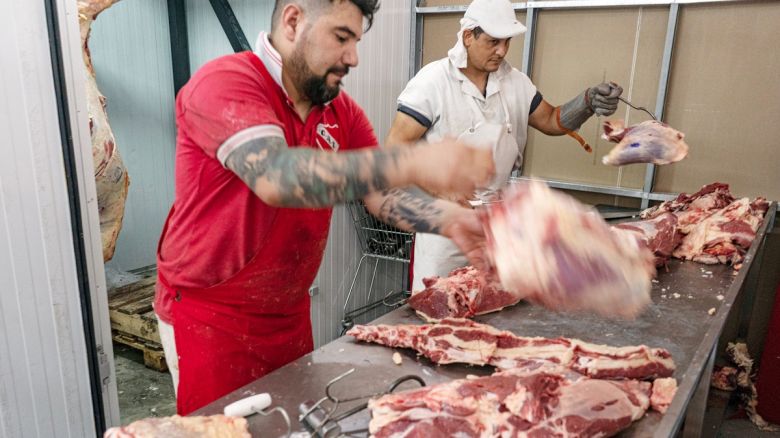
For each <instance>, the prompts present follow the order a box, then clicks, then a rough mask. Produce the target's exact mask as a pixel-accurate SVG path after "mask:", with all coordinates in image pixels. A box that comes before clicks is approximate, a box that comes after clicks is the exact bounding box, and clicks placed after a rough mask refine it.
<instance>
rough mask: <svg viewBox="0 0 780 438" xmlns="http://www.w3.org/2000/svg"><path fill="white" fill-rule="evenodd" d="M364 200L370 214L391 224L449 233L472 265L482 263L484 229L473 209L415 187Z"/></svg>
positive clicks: (431, 231)
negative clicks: (433, 195)
mask: <svg viewBox="0 0 780 438" xmlns="http://www.w3.org/2000/svg"><path fill="white" fill-rule="evenodd" d="M364 202H365V204H366V208H367V209H368V211H369V212H371V214H373V215H374V216H376V217H377V218H379V219H380V220H382V221H383V222H386V223H388V224H390V225H393V226H395V227H398V228H401V229H403V230H406V231H417V232H422V233H434V234H440V235H442V236H445V237H449V238H450V239H452V241H453V242H455V244H456V245H458V247H459V248H460V250H461V251H462V252H463V254H464V255H466V257H468V259H469V261H470V262H471V263H472V264H473V265H474V266H477V267H478V268H483V267H485V265H484V247H485V233H484V230H483V229H482V224H481V223H480V221H479V218H478V217H477V213H476V211H475V210H472V209H471V208H463V207H461V206H460V205H458V204H455V203H453V202H450V201H445V200H443V199H437V198H434V197H432V196H430V195H428V194H427V193H425V192H423V191H422V190H420V189H418V188H416V187H410V188H406V189H391V190H385V191H382V192H378V193H372V194H370V195H368V196H366V197H365V198H364Z"/></svg>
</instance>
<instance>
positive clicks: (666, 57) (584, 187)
mask: <svg viewBox="0 0 780 438" xmlns="http://www.w3.org/2000/svg"><path fill="white" fill-rule="evenodd" d="M463 1H464V3H468V2H469V0H463ZM746 1H749V0H550V1H545V0H541V1H528V2H515V3H512V6H513V7H514V9H515V10H516V11H519V10H525V11H526V28H528V30H527V32H526V36H525V41H524V44H523V64H522V72H523V73H525V74H526V75H528V76H530V74H531V69H532V67H533V53H534V46H535V42H536V41H535V40H536V38H535V36H536V20H537V16H538V14H537V11H538V10H540V9H589V8H610V7H613V8H614V7H625V6H664V5H667V6H669V21H668V24H667V29H666V40H665V43H664V51H663V58H662V60H661V74H660V77H659V79H658V95H657V98H656V106H655V116H656V118H657V119H658V120H661V121H662V120H663V119H664V115H665V114H664V112H665V111H664V110H665V109H666V107H665V106H666V96H667V93H668V87H669V75H670V71H671V63H672V54H673V51H674V46H675V42H676V38H677V22H678V15H679V8H680V5H681V4H694V3H700V4H701V3H726V2H729V3H736V2H746ZM418 4H419V0H412V22H413V24H414V27H413V29H412V44H411V47H412V53H411V62H410V66H412V67H411V70H412V71H411V72H410V74H409V78H410V79H411V78H412V77H413V76H414V74H415V73H416V72H417V70H419V68H420V67H421V65H420V59H421V56H420V55H421V53H422V30H423V23H422V22H423V17H424V16H425V15H434V14H453V13H463V12H465V11H466V8H467V6H466V5H460V6H427V7H421V6H418ZM519 179H523V178H522V177H519ZM538 179H541V180H544V181H546V182H547V183H548V184H550V186H551V187H555V188H561V189H567V190H577V191H584V192H591V193H604V194H610V195H617V196H624V197H628V198H636V199H641V208H647V207H648V205H649V204H650V201H658V200H667V199H672V198H674V196H675V195H673V194H669V193H658V192H654V191H653V185H654V183H655V165H653V164H648V165H647V167H646V169H645V180H644V185H643V186H642V188H641V189H630V188H625V187H618V186H600V185H595V184H589V183H582V182H565V181H556V180H550V179H546V178H538Z"/></svg>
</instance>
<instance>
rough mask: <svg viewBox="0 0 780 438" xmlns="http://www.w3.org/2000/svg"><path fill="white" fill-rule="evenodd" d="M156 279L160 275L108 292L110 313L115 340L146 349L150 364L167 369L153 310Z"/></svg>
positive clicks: (148, 363) (159, 368)
mask: <svg viewBox="0 0 780 438" xmlns="http://www.w3.org/2000/svg"><path fill="white" fill-rule="evenodd" d="M156 280H157V275H156V274H153V275H151V276H149V277H146V278H144V279H142V280H139V281H137V282H135V283H131V284H128V285H125V286H122V287H119V288H116V289H113V290H111V291H110V292H109V294H108V314H109V316H110V318H111V329H112V330H111V332H112V337H113V339H114V341H116V342H119V343H121V344H124V345H127V346H129V347H132V348H135V349H137V350H140V351H142V352H143V354H144V365H146V366H147V367H149V368H152V369H155V370H157V371H166V370H167V369H168V366H167V365H166V363H165V353H164V352H163V348H162V343H161V342H160V332H159V331H158V328H157V317H156V316H155V314H154V310H153V309H152V303H153V302H154V285H155V283H156Z"/></svg>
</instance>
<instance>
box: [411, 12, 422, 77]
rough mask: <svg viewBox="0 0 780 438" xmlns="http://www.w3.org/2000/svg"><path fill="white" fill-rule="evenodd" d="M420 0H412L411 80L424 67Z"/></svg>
mask: <svg viewBox="0 0 780 438" xmlns="http://www.w3.org/2000/svg"><path fill="white" fill-rule="evenodd" d="M418 2H419V0H411V4H412V23H411V27H410V31H411V33H412V39H411V41H410V43H411V48H410V50H411V56H410V58H409V79H410V80H411V79H412V78H413V77H414V75H416V74H417V72H418V71H419V70H420V68H421V67H422V36H423V16H422V14H418V13H417V10H418V9H419V8H418V7H417V4H418Z"/></svg>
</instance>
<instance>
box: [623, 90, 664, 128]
mask: <svg viewBox="0 0 780 438" xmlns="http://www.w3.org/2000/svg"><path fill="white" fill-rule="evenodd" d="M618 100H620V101H621V102H623V103H625V104H626V105H628V106H630V107H631V108H633V109H635V110H638V111H644V112H646V113H647V114H648V115H649V116H650V117H652V118H653V120H655V121H656V122H657V121H658V119H656V118H655V114H653V113H651V112H650V111H649V110H648V109H647V108H645V107H643V106H634V105H633V104H632V103H631V102H629V101H627V100H626V99H623V98H622V97H620V96H618Z"/></svg>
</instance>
